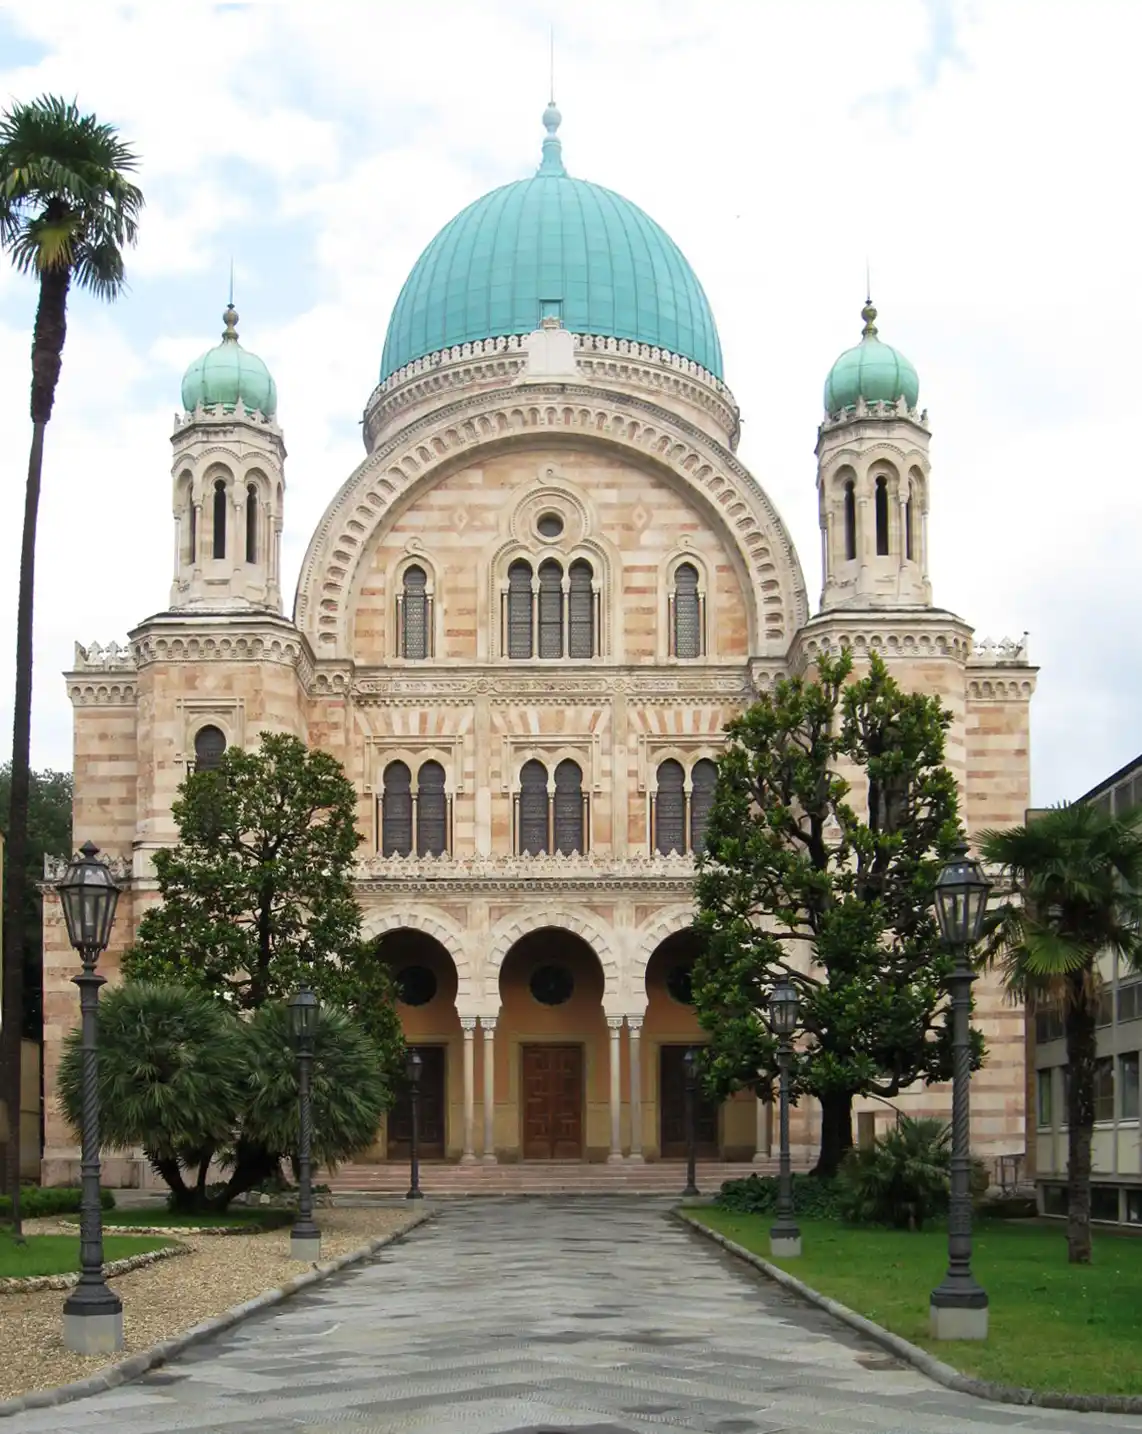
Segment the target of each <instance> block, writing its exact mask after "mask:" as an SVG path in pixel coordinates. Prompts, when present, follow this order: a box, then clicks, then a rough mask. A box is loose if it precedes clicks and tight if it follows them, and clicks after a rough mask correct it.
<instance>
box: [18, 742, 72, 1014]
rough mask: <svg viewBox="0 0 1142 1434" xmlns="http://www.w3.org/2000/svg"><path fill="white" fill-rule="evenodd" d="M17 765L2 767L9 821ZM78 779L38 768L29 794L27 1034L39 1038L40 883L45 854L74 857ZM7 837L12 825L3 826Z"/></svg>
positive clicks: (24, 922) (25, 906)
mask: <svg viewBox="0 0 1142 1434" xmlns="http://www.w3.org/2000/svg"><path fill="white" fill-rule="evenodd" d="M11 786H12V765H11V763H10V762H5V763H4V765H3V766H0V821H4V822H5V823H6V818H7V814H8V795H9V792H10V791H11ZM72 788H73V783H72V777H71V773H70V772H53V771H43V772H32V773H31V781H30V784H29V792H28V846H27V852H28V857H27V862H26V864H25V866H26V880H25V884H24V920H23V923H22V927H23V933H24V1035H25V1036H26V1037H27V1038H28V1039H29V1040H35V1041H38V1040H39V1039H40V1036H41V1034H42V1031H43V979H42V972H43V955H44V913H43V898H42V897H41V896H40V891H39V883H40V882H41V881H42V880H43V875H44V857H45V856H60V857H69V856H70V855H71V803H72ZM0 831H3V832H4V838H5V841H7V837H8V832H7V827H6V825H5V826H2V827H0Z"/></svg>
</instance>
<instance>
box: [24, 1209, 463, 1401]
mask: <svg viewBox="0 0 1142 1434" xmlns="http://www.w3.org/2000/svg"><path fill="white" fill-rule="evenodd" d="M433 1214H434V1212H433V1211H431V1210H425V1211H424V1213H423V1214H422V1215H418V1216H417V1217H416V1218H415V1219H413V1220H410V1221H409V1223H408V1224H407V1225H405V1226H404V1228H403V1229H401V1230H396V1231H394V1232H393V1233H392V1234H391V1235H382V1236H380V1237H379V1238H378V1239H376V1240H370V1241H369V1243H368V1244H367V1245H361V1246H359V1247H358V1248H357V1249H356V1250H350V1251H349V1252H348V1254H345V1255H339V1256H338V1258H337V1259H335V1260H326V1261H322V1263H321V1264H319V1265H314V1266H313V1268H312V1269H309V1270H306V1272H305V1273H304V1274H301V1275H297V1276H295V1277H294V1278H293V1279H292V1280H287V1281H286V1282H285V1284H284V1285H279V1286H278V1288H277V1289H274V1290H264V1291H263V1292H262V1293H261V1294H260V1295H255V1296H254V1298H253V1299H250V1300H247V1301H246V1302H245V1303H244V1304H240V1305H233V1306H231V1308H230V1309H228V1310H224V1311H223V1312H222V1314H220V1315H214V1316H212V1317H211V1318H210V1319H205V1320H203V1321H202V1323H201V1324H196V1325H194V1326H193V1327H192V1328H190V1329H187V1330H184V1331H183V1332H182V1334H176V1335H172V1337H171V1338H170V1339H165V1340H163V1341H162V1342H161V1343H160V1344H154V1345H152V1346H151V1348H150V1349H142V1350H140V1351H139V1353H138V1354H133V1355H131V1357H130V1358H129V1359H124V1360H121V1361H120V1362H119V1363H118V1364H112V1365H109V1366H108V1367H107V1368H106V1369H101V1370H100V1371H99V1372H98V1373H97V1374H90V1375H88V1376H87V1378H86V1379H77V1380H75V1381H74V1382H73V1383H71V1384H61V1385H59V1386H58V1388H56V1389H34V1390H32V1391H31V1393H29V1394H18V1395H17V1396H16V1397H15V1398H14V1399H5V1400H3V1401H0V1419H3V1418H6V1417H7V1416H8V1415H9V1414H23V1413H24V1412H25V1411H27V1410H29V1409H51V1408H54V1407H55V1406H56V1405H57V1404H70V1403H71V1402H72V1401H73V1400H75V1399H86V1398H87V1397H88V1395H91V1394H101V1393H102V1392H103V1391H104V1390H105V1389H115V1388H116V1387H117V1386H118V1385H120V1384H127V1383H129V1382H130V1381H131V1380H132V1379H138V1378H139V1376H140V1375H141V1374H146V1372H147V1371H148V1370H149V1369H154V1368H155V1367H156V1366H157V1365H160V1364H165V1363H166V1362H167V1360H168V1359H173V1358H174V1357H175V1356H176V1355H179V1354H182V1353H183V1351H184V1350H187V1349H190V1348H191V1346H192V1345H196V1344H201V1343H202V1342H203V1341H204V1340H207V1339H212V1338H213V1337H214V1336H215V1335H216V1334H221V1333H222V1331H223V1330H227V1329H230V1328H231V1327H232V1326H233V1325H236V1324H241V1322H242V1321H243V1320H245V1319H249V1317H250V1316H251V1315H255V1314H260V1313H261V1312H262V1311H263V1310H267V1309H272V1308H273V1306H274V1305H279V1304H282V1303H283V1302H284V1301H285V1300H288V1299H289V1298H290V1296H291V1295H296V1294H299V1293H300V1292H301V1291H302V1290H305V1289H308V1288H309V1287H310V1286H311V1285H316V1284H319V1283H320V1282H321V1281H322V1280H327V1279H329V1277H330V1276H331V1275H335V1274H337V1272H338V1271H339V1270H343V1269H345V1267H346V1266H347V1265H354V1264H358V1263H359V1262H360V1261H361V1260H366V1259H368V1257H369V1256H370V1255H374V1254H376V1252H377V1251H378V1250H383V1249H384V1247H385V1246H386V1245H393V1244H395V1243H396V1242H397V1241H398V1240H403V1239H404V1237H405V1236H406V1235H407V1234H408V1233H409V1231H410V1230H415V1229H416V1227H417V1226H418V1225H423V1224H424V1223H425V1222H426V1221H427V1220H431V1219H432V1217H433Z"/></svg>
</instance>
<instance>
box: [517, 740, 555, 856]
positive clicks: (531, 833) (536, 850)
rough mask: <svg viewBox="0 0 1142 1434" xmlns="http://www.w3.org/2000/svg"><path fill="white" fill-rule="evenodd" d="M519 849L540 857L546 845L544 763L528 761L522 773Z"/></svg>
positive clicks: (523, 852)
mask: <svg viewBox="0 0 1142 1434" xmlns="http://www.w3.org/2000/svg"><path fill="white" fill-rule="evenodd" d="M519 849H520V854H521V855H523V856H540V855H541V854H542V853H544V852H546V851H547V849H548V847H547V768H546V767H545V766H544V765H543V763H542V762H537V761H535V760H532V761H530V762H525V763H524V764H523V767H522V768H521V769H520V774H519Z"/></svg>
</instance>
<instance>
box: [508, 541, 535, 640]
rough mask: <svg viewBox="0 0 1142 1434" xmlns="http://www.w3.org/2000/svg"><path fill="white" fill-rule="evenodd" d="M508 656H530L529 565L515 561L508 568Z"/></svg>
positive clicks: (520, 559)
mask: <svg viewBox="0 0 1142 1434" xmlns="http://www.w3.org/2000/svg"><path fill="white" fill-rule="evenodd" d="M507 608H508V611H507V629H508V633H507V638H508V656H509V657H516V658H527V657H530V656H531V647H532V642H531V632H532V615H531V564H530V563H527V562H524V560H523V559H522V558H519V559H517V560H516V561H515V562H514V563H512V565H511V567H510V568H508V597H507Z"/></svg>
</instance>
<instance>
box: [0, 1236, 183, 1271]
mask: <svg viewBox="0 0 1142 1434" xmlns="http://www.w3.org/2000/svg"><path fill="white" fill-rule="evenodd" d="M172 1244H174V1241H173V1240H164V1239H163V1238H161V1236H158V1235H109V1236H107V1237H105V1239H104V1241H103V1258H104V1259H105V1260H106V1261H107V1262H108V1264H110V1263H111V1262H112V1261H114V1260H129V1259H130V1258H131V1256H132V1255H146V1254H149V1253H150V1252H151V1251H152V1250H166V1249H169V1248H170V1246H171V1245H172ZM78 1269H79V1241H78V1240H77V1239H76V1237H75V1236H74V1235H29V1236H28V1238H27V1239H26V1240H25V1241H24V1243H23V1244H17V1243H16V1241H15V1240H13V1239H12V1238H11V1236H10V1235H5V1234H3V1233H2V1232H0V1279H19V1280H26V1279H30V1278H31V1277H32V1276H34V1275H69V1274H73V1273H74V1272H75V1271H77V1270H78Z"/></svg>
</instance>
